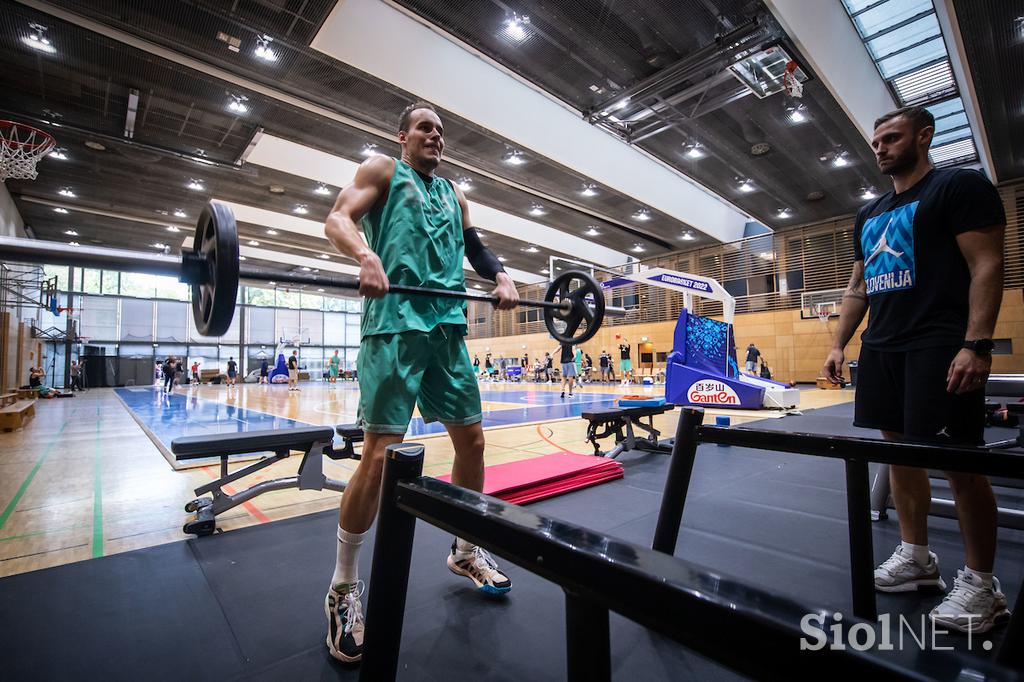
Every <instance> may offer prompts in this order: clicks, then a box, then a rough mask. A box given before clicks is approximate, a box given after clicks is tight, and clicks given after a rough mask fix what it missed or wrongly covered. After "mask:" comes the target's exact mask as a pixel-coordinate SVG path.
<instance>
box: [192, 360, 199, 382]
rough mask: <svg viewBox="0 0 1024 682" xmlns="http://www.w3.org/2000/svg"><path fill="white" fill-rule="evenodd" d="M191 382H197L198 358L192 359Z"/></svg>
mask: <svg viewBox="0 0 1024 682" xmlns="http://www.w3.org/2000/svg"><path fill="white" fill-rule="evenodd" d="M192 383H193V384H198V383H199V361H198V360H193V361H192Z"/></svg>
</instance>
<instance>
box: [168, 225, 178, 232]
mask: <svg viewBox="0 0 1024 682" xmlns="http://www.w3.org/2000/svg"><path fill="white" fill-rule="evenodd" d="M167 231H168V232H181V230H179V229H178V228H176V227H175V226H174V225H168V226H167Z"/></svg>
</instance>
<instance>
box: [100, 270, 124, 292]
mask: <svg viewBox="0 0 1024 682" xmlns="http://www.w3.org/2000/svg"><path fill="white" fill-rule="evenodd" d="M103 293H104V294H113V295H115V296H116V295H117V294H119V293H121V273H120V272H113V271H111V270H104V271H103Z"/></svg>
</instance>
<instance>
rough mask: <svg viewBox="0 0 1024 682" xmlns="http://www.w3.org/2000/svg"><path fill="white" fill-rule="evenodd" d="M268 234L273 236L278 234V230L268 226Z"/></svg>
mask: <svg viewBox="0 0 1024 682" xmlns="http://www.w3.org/2000/svg"><path fill="white" fill-rule="evenodd" d="M267 234H269V235H270V236H271V237H273V236H274V235H276V234H277V230H275V229H273V228H267Z"/></svg>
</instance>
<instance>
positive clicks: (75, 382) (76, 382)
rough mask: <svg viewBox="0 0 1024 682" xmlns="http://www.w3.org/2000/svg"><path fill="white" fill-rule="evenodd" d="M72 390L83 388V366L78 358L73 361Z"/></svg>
mask: <svg viewBox="0 0 1024 682" xmlns="http://www.w3.org/2000/svg"><path fill="white" fill-rule="evenodd" d="M71 390H72V391H80V390H82V366H81V365H79V364H78V360H72V361H71Z"/></svg>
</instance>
